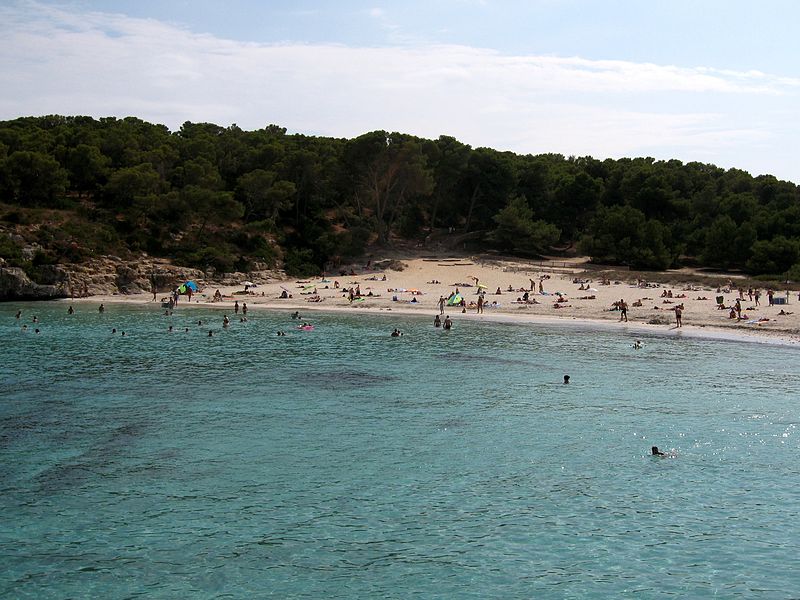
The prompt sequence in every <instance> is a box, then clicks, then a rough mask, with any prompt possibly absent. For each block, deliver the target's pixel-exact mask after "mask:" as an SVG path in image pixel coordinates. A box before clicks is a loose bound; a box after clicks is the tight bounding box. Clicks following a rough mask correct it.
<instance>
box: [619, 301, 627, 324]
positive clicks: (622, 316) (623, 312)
mask: <svg viewBox="0 0 800 600" xmlns="http://www.w3.org/2000/svg"><path fill="white" fill-rule="evenodd" d="M618 306H619V320H620V322H622V321H625V322H626V323H627V322H628V303H627V302H625V299H624V298H620V300H619V305H618Z"/></svg>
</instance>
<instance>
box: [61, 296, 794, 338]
mask: <svg viewBox="0 0 800 600" xmlns="http://www.w3.org/2000/svg"><path fill="white" fill-rule="evenodd" d="M149 296H150V294H131V295H126V296H121V295H109V296H94V297H89V298H76V299H74V300H71V299H69V298H66V299H64V298H62V299H58V300H55V302H59V303H62V304H68V303H71V302H74V303H76V304H95V305H99V304H101V303H108V304H121V305H130V306H138V307H143V308H147V307H150V308H155V309H156V310H158V311H161V310H163V309H162V308H161V302H160V301H158V300H157V301H155V302H154V301H153V300H152V299H149ZM234 302H235V301H234V300H225V301H223V302H210V301H196V302H195V301H193V302H192V303H191V305H189V306H191V307H192V308H204V309H213V310H218V311H229V312H232V311H233V308H234V304H233V303H234ZM187 305H188V303H184V304H179V307H178V309H177V310H178V311H180V310H181V308H185V307H186V306H187ZM248 309H249V310H250V311H256V312H274V313H282V312H283V313H290V312H295V311H303V312H310V313H316V314H327V315H341V314H348V315H354V314H368V315H373V316H379V317H385V318H391V317H392V316H393V315H402V316H415V317H419V318H423V317H424V318H431V319H432V318H433V315H435V314H436V313H437V312H438V309H434V308H433V307H414V308H411V307H407V306H402V305H401V306H398V307H376V306H362V307H359V308H353V307H351V306H332V305H325V306H321V305H319V304H317V305H302V304H300V303H291V304H277V305H276V304H272V303H255V302H254V303H252V304H248ZM177 314H178V315H179V314H180V312H178V313H177ZM445 314H448V313H447V311H445ZM451 318H452V319H453V321H454V324H455V325H457V324H458V323H459V322H460V321H461V320H462V319H466V320H467V321H471V322H486V323H506V324H512V325H546V326H551V327H566V328H581V327H583V328H589V329H597V330H602V331H618V332H620V333H623V334H631V337H635V334H639V335H649V336H657V337H679V338H680V337H685V338H691V339H708V340H715V341H728V342H734V343H749V344H767V345H775V346H782V347H788V348H800V340H797V339H794V338H792V337H790V336H789V335H788V334H786V335H782V332H780V331H774V330H772V331H765V330H737V331H731V328H725V327H714V326H707V325H692V324H687V325H685V326H684V327H680V328H677V327H675V326H674V325H673V326H669V327H667V326H664V325H651V324H648V323H643V322H640V321H633V320H630V321H628V322H627V323H620V322H619V321H615V320H610V319H597V318H587V317H575V316H567V315H564V316H549V315H536V314H530V313H528V314H525V313H508V312H490V313H484V314H483V315H477V314H475V313H474V312H468V313H466V314H462V313H460V312H456V313H453V315H452V317H451Z"/></svg>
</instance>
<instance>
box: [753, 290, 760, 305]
mask: <svg viewBox="0 0 800 600" xmlns="http://www.w3.org/2000/svg"><path fill="white" fill-rule="evenodd" d="M753 295H754V296H755V298H756V306H758V305H759V299H760V298H761V290H760V289H758V288H756V291H755V292H753Z"/></svg>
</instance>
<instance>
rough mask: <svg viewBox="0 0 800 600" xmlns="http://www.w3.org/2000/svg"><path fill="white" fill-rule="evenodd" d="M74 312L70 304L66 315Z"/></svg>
mask: <svg viewBox="0 0 800 600" xmlns="http://www.w3.org/2000/svg"><path fill="white" fill-rule="evenodd" d="M74 312H75V309H74V308H72V307H71V306H70V307H69V308H68V309H67V314H68V315H71V314H73V313H74Z"/></svg>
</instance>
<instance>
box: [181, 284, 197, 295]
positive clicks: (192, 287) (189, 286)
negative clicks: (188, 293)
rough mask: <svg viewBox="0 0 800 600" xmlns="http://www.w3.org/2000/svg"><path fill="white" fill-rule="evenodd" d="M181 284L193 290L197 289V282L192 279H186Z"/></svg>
mask: <svg viewBox="0 0 800 600" xmlns="http://www.w3.org/2000/svg"><path fill="white" fill-rule="evenodd" d="M183 285H184V286H186V287H187V288H189V289H191V290H192V291H193V292H196V291H197V284H196V283H195V282H194V281H187V282H186V283H184V284H183Z"/></svg>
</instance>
